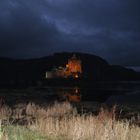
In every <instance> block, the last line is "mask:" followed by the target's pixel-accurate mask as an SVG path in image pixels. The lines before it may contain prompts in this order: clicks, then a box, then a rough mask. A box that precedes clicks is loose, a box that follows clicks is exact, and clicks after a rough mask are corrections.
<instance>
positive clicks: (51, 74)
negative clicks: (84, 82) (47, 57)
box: [45, 54, 82, 79]
mask: <svg viewBox="0 0 140 140" xmlns="http://www.w3.org/2000/svg"><path fill="white" fill-rule="evenodd" d="M81 74H82V63H81V60H80V59H78V58H77V57H76V55H75V54H74V55H73V56H72V57H71V58H70V59H68V63H67V64H66V66H65V67H62V66H59V67H58V68H55V69H52V70H51V71H47V72H46V76H45V78H46V79H52V78H70V77H72V78H79V77H80V76H81Z"/></svg>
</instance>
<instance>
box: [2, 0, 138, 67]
mask: <svg viewBox="0 0 140 140" xmlns="http://www.w3.org/2000/svg"><path fill="white" fill-rule="evenodd" d="M139 5H140V1H139V0H106V1H104V0H86V1H85V0H28V1H23V0H2V1H1V2H0V19H1V20H0V55H1V56H10V57H17V58H28V57H40V56H45V55H48V54H51V53H54V52H58V51H59V52H61V51H81V52H87V53H93V54H96V55H100V56H102V57H104V58H105V59H107V60H108V61H109V62H110V63H115V64H122V65H132V64H135V65H139V62H138V59H139V53H140V49H139V45H140V27H139V24H140V14H139V13H140V9H139ZM134 56H135V57H134ZM120 60H122V61H120Z"/></svg>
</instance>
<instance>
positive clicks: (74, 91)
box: [58, 87, 82, 102]
mask: <svg viewBox="0 0 140 140" xmlns="http://www.w3.org/2000/svg"><path fill="white" fill-rule="evenodd" d="M58 97H59V99H60V100H67V101H69V102H80V101H81V100H82V95H81V92H80V88H78V87H74V88H71V89H69V90H68V89H67V90H66V89H65V90H63V92H62V91H61V92H59V93H58Z"/></svg>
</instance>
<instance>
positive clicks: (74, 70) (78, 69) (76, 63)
mask: <svg viewBox="0 0 140 140" xmlns="http://www.w3.org/2000/svg"><path fill="white" fill-rule="evenodd" d="M81 73H82V66H81V60H80V59H77V57H76V55H73V56H72V58H70V59H69V60H68V64H66V70H65V76H66V77H69V76H72V77H74V78H78V77H79V76H80V75H81Z"/></svg>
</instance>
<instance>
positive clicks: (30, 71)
mask: <svg viewBox="0 0 140 140" xmlns="http://www.w3.org/2000/svg"><path fill="white" fill-rule="evenodd" d="M73 54H74V53H66V52H64V53H56V54H54V55H51V56H46V57H42V58H37V59H29V60H16V59H10V58H0V85H10V84H11V85H12V84H13V85H14V84H15V85H24V84H27V85H28V84H31V85H33V84H35V83H37V82H38V81H42V80H43V79H44V77H45V72H46V71H48V70H51V69H52V68H53V67H58V66H65V65H66V63H67V61H68V59H69V58H71V56H72V55H73ZM75 54H76V56H77V57H78V58H80V59H81V61H82V69H83V77H82V79H89V80H93V81H102V80H104V81H106V80H139V79H140V76H139V75H140V74H139V73H137V72H135V71H133V70H130V69H126V68H124V67H121V66H112V65H109V64H108V63H107V61H105V60H104V59H102V58H101V57H98V56H95V55H91V54H83V53H75Z"/></svg>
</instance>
